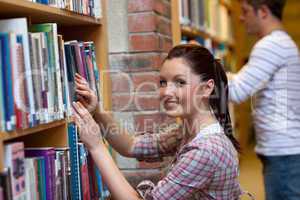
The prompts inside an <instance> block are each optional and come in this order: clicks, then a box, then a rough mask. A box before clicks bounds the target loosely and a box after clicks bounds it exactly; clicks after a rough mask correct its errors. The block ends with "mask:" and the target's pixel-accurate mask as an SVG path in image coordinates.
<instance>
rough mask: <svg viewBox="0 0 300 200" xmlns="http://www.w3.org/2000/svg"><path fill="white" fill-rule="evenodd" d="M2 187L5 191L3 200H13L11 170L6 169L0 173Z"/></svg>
mask: <svg viewBox="0 0 300 200" xmlns="http://www.w3.org/2000/svg"><path fill="white" fill-rule="evenodd" d="M0 187H1V188H2V190H3V192H2V193H3V199H4V200H13V193H12V187H11V170H10V168H5V169H4V170H3V172H0Z"/></svg>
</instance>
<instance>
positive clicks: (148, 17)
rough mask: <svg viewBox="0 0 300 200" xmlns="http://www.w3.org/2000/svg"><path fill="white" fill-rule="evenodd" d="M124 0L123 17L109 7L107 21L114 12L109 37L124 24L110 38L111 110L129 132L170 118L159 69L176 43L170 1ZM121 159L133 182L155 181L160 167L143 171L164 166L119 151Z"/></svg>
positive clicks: (144, 129)
mask: <svg viewBox="0 0 300 200" xmlns="http://www.w3.org/2000/svg"><path fill="white" fill-rule="evenodd" d="M113 1H114V0H113ZM117 1H118V0H117ZM117 1H116V5H117ZM126 2H127V3H126V5H125V6H126V7H124V8H123V9H127V13H126V14H123V16H119V18H118V19H119V20H118V19H116V18H117V16H115V15H116V13H119V12H118V11H116V10H113V8H109V10H108V12H110V14H109V15H108V21H109V20H110V16H111V18H112V19H111V20H113V19H114V18H115V20H113V22H114V23H112V22H111V23H110V22H109V26H110V28H109V37H110V35H111V34H116V33H115V32H114V30H118V29H120V26H123V30H122V31H123V32H122V34H120V35H119V36H114V38H113V39H111V43H114V46H113V47H111V49H112V50H111V51H110V58H109V59H110V68H111V69H112V71H113V72H112V73H111V79H112V109H113V111H114V113H115V116H116V118H117V119H119V120H120V122H121V123H122V124H123V126H125V127H126V128H128V129H130V130H131V131H132V130H135V131H137V132H139V131H153V129H156V128H157V126H158V125H159V124H160V123H161V122H162V121H164V120H165V118H166V117H165V116H164V115H163V114H161V113H160V108H159V96H158V83H159V71H158V69H159V67H160V65H161V62H162V60H163V59H164V57H165V56H166V53H167V52H168V50H170V48H172V36H171V21H170V18H171V16H170V15H171V5H170V1H169V0H127V1H126ZM119 9H121V8H119ZM126 15H127V16H126ZM125 17H126V19H125ZM124 24H125V25H124ZM125 26H126V27H125ZM124 30H125V31H124ZM110 32H111V33H110ZM120 38H122V41H120V42H119V43H120V44H126V45H123V46H124V47H121V48H120V47H119V46H117V43H118V42H116V40H120ZM125 40H127V41H125ZM114 49H117V50H116V51H114ZM117 160H118V162H119V167H120V168H122V169H124V173H125V174H126V175H127V176H128V177H129V178H130V177H131V178H130V179H131V180H133V182H137V180H136V178H137V177H139V178H141V179H143V178H145V177H142V176H141V174H144V175H145V176H146V177H147V178H152V179H153V180H157V177H156V176H155V174H159V173H160V172H161V171H160V170H155V169H154V170H149V171H148V173H145V172H146V171H147V170H142V169H144V168H158V169H160V167H162V166H161V164H160V163H152V164H147V163H145V162H137V161H135V160H133V159H127V160H125V161H124V158H122V157H121V156H117ZM138 168H139V169H138ZM141 168H142V169H141ZM141 170H142V171H141ZM134 177H136V178H134Z"/></svg>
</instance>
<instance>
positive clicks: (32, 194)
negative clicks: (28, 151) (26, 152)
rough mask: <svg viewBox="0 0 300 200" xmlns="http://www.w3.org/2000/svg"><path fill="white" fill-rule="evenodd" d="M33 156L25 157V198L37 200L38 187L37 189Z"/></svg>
mask: <svg viewBox="0 0 300 200" xmlns="http://www.w3.org/2000/svg"><path fill="white" fill-rule="evenodd" d="M34 160H35V158H26V159H25V185H26V199H30V200H37V199H38V198H39V197H38V189H37V187H36V186H37V182H36V180H37V177H36V173H35V168H34Z"/></svg>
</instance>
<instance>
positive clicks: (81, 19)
mask: <svg viewBox="0 0 300 200" xmlns="http://www.w3.org/2000/svg"><path fill="white" fill-rule="evenodd" d="M0 17H1V18H12V17H13V18H16V17H28V18H29V19H30V21H31V23H45V22H55V23H57V24H59V25H63V26H78V25H80V26H88V25H89V26H90V25H101V20H100V19H96V18H94V17H91V16H86V15H81V14H78V13H75V12H72V11H69V10H64V9H60V8H55V7H51V6H48V5H43V4H40V3H34V2H30V1H27V0H0Z"/></svg>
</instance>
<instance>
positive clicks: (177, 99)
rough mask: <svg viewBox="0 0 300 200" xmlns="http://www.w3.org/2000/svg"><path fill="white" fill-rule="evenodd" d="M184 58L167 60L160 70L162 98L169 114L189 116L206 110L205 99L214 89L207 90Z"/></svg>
mask: <svg viewBox="0 0 300 200" xmlns="http://www.w3.org/2000/svg"><path fill="white" fill-rule="evenodd" d="M207 86H208V85H207V82H202V83H201V80H200V76H199V75H198V74H195V73H194V72H193V71H192V69H191V68H190V66H189V65H188V64H187V63H186V62H185V60H184V59H182V58H173V59H171V60H166V61H165V62H164V64H163V66H162V67H161V70H160V100H161V106H162V108H163V109H164V111H165V112H166V114H167V115H169V116H172V117H188V116H191V115H193V114H195V113H196V112H199V111H201V110H203V109H204V110H205V109H206V108H205V107H203V106H204V104H203V101H204V99H205V97H208V96H209V95H210V93H211V91H212V90H209V91H208V90H207Z"/></svg>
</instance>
